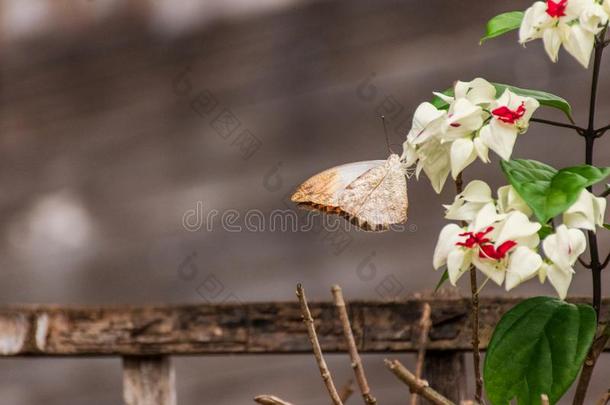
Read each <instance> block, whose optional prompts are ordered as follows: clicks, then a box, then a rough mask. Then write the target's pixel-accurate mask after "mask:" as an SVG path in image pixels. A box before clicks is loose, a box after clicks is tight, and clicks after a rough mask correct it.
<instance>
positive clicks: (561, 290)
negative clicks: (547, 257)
mask: <svg viewBox="0 0 610 405" xmlns="http://www.w3.org/2000/svg"><path fill="white" fill-rule="evenodd" d="M544 266H545V273H546V275H547V278H548V279H549V282H550V283H551V285H552V286H553V288H554V289H555V291H557V294H558V295H559V298H561V299H562V300H563V299H565V298H566V296H567V295H568V289H569V288H570V284H571V283H572V276H573V272H572V271H564V270H562V269H560V268H559V267H558V266H556V265H553V264H550V265H549V264H544Z"/></svg>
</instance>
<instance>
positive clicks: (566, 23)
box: [519, 0, 610, 68]
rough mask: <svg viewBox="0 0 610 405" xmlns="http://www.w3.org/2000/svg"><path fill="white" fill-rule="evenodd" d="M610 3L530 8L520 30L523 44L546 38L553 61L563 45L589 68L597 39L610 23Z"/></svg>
mask: <svg viewBox="0 0 610 405" xmlns="http://www.w3.org/2000/svg"><path fill="white" fill-rule="evenodd" d="M609 15H610V0H605V1H604V2H603V4H602V1H597V0H556V1H554V0H546V1H537V2H535V3H534V4H533V5H532V6H531V7H530V8H528V9H527V11H526V12H525V15H524V17H523V21H522V22H521V27H520V29H519V42H520V43H522V44H525V43H526V42H529V41H532V40H534V39H538V38H542V41H543V42H544V49H545V50H546V53H547V54H548V55H549V57H550V58H551V60H552V61H553V62H556V61H557V58H558V54H559V48H560V47H561V45H563V47H564V48H565V50H566V51H567V52H568V53H569V54H570V55H572V56H573V57H574V58H576V60H578V62H580V63H581V64H582V65H583V66H584V67H585V68H586V67H587V66H589V60H590V59H591V53H592V51H593V46H594V44H595V36H596V35H597V34H599V33H600V32H601V31H602V30H603V29H604V27H605V26H606V24H607V23H608V19H609Z"/></svg>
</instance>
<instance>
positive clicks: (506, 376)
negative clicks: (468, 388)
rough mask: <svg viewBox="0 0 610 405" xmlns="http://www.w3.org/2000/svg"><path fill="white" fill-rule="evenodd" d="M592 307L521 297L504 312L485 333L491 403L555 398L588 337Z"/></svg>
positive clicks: (577, 365) (574, 369)
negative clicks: (490, 333)
mask: <svg viewBox="0 0 610 405" xmlns="http://www.w3.org/2000/svg"><path fill="white" fill-rule="evenodd" d="M595 330H596V316H595V311H594V310H593V308H592V307H591V306H589V305H583V304H580V305H574V304H568V303H567V302H565V301H561V300H558V299H556V298H551V297H535V298H530V299H527V300H525V301H523V302H521V303H519V304H518V305H516V306H515V307H514V308H512V309H511V310H510V311H508V312H507V313H506V314H505V315H504V316H503V317H502V319H500V322H498V325H497V326H496V329H495V331H494V333H493V336H492V337H491V341H490V342H489V346H488V348H487V354H486V356H485V366H484V381H485V389H486V392H487V397H488V398H489V400H490V402H491V403H492V404H493V405H508V404H509V402H510V401H511V400H512V399H513V398H516V399H517V403H518V405H530V404H532V405H534V404H535V405H539V404H540V395H541V394H547V395H548V396H549V400H550V403H551V404H554V403H556V402H557V401H558V400H559V399H560V398H561V396H562V395H563V394H564V393H565V392H566V391H567V389H568V388H569V387H570V385H572V383H573V382H574V379H576V376H577V375H578V372H579V370H580V368H581V366H582V363H583V362H584V360H585V357H586V355H587V351H588V350H589V347H590V346H591V343H592V342H593V337H594V336H595Z"/></svg>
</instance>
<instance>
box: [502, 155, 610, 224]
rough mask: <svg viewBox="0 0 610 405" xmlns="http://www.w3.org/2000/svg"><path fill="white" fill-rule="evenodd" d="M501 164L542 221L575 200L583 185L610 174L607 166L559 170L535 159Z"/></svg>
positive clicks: (508, 177) (600, 179)
mask: <svg viewBox="0 0 610 405" xmlns="http://www.w3.org/2000/svg"><path fill="white" fill-rule="evenodd" d="M500 165H501V166H502V170H503V171H504V174H505V175H506V178H507V179H508V181H509V183H510V184H511V185H512V186H513V187H514V188H515V190H517V193H518V194H519V195H520V196H521V198H523V200H524V201H525V202H526V203H527V205H528V206H529V207H530V208H531V209H532V211H534V214H535V215H536V218H538V220H539V221H540V223H542V224H546V223H547V222H548V221H549V220H550V219H551V218H553V217H555V216H557V215H559V214H561V213H562V212H564V211H565V210H566V209H568V208H569V207H570V206H571V205H572V204H574V203H575V202H576V200H577V199H578V196H579V195H580V193H581V191H582V190H583V189H584V188H585V187H588V186H591V185H593V184H595V183H597V182H599V181H602V180H603V179H604V178H606V177H607V176H608V175H610V167H604V168H597V167H594V166H589V165H581V166H573V167H566V168H564V169H561V170H559V171H558V170H556V169H554V168H552V167H551V166H548V165H545V164H544V163H540V162H537V161H535V160H523V159H517V160H510V161H502V162H501V163H500Z"/></svg>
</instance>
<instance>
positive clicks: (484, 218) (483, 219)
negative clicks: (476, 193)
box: [471, 202, 504, 231]
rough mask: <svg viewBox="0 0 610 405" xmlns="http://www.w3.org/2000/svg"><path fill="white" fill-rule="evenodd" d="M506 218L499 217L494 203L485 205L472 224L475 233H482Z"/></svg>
mask: <svg viewBox="0 0 610 405" xmlns="http://www.w3.org/2000/svg"><path fill="white" fill-rule="evenodd" d="M503 218H504V216H503V215H499V214H498V212H497V211H496V206H495V204H494V203H493V202H490V203H487V204H485V205H484V206H483V207H481V209H480V210H479V212H478V213H477V216H476V217H475V219H474V221H473V222H472V224H471V229H472V230H473V231H482V230H484V229H486V228H487V227H488V226H490V225H491V224H493V223H494V222H497V221H500V220H502V219H503Z"/></svg>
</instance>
